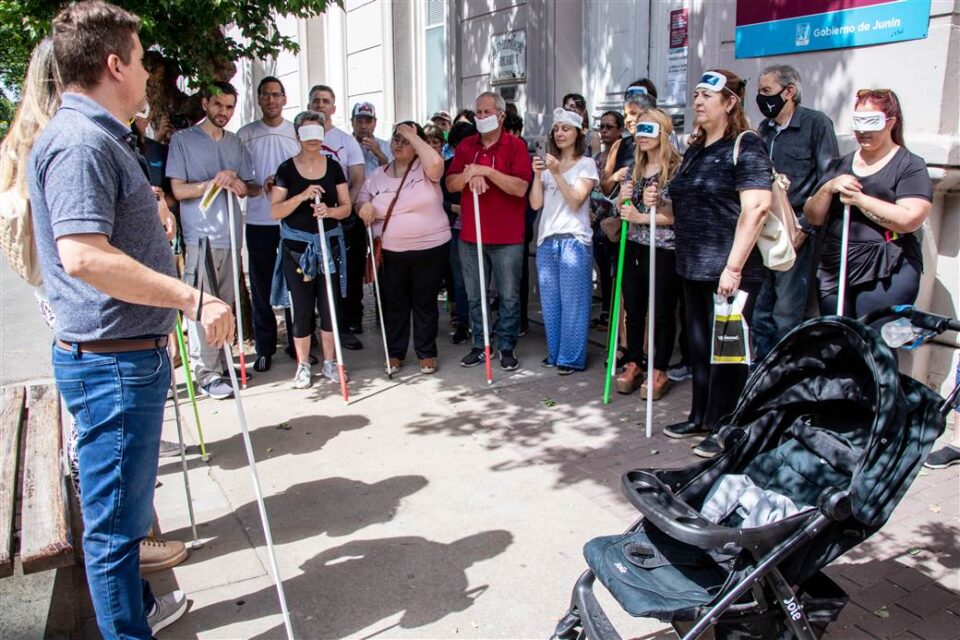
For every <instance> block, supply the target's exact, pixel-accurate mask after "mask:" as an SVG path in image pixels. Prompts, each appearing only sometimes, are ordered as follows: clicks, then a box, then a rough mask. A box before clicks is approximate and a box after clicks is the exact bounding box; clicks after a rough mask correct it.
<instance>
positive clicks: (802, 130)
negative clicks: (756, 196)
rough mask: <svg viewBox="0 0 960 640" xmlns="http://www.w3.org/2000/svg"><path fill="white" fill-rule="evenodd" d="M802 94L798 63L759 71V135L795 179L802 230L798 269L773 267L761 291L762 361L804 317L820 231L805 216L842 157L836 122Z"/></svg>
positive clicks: (758, 342) (794, 202) (777, 165)
mask: <svg viewBox="0 0 960 640" xmlns="http://www.w3.org/2000/svg"><path fill="white" fill-rule="evenodd" d="M800 94H801V84H800V73H799V72H797V70H796V69H794V68H793V67H791V66H789V65H774V66H771V67H767V68H766V69H764V70H763V73H761V74H760V81H759V82H758V86H757V106H758V107H760V111H761V113H763V115H764V116H766V117H765V118H764V119H763V121H762V122H761V123H760V126H759V127H757V133H759V134H760V136H761V137H763V140H764V142H766V143H767V150H768V151H769V153H770V160H771V161H772V162H773V167H774V169H775V170H776V171H777V172H779V173H782V174H784V175H786V176H787V178H789V180H790V190H789V192H788V195H789V198H790V204H791V206H792V207H793V209H794V211H795V212H796V213H797V216H798V217H799V220H800V228H801V229H802V233H801V234H800V236H799V238H798V245H797V247H796V250H797V261H796V262H795V263H794V265H793V268H791V269H790V270H789V271H768V272H767V274H766V279H765V281H764V283H763V286H762V287H761V289H760V293H759V294H758V295H757V305H756V308H755V310H754V315H753V324H752V326H751V331H752V332H753V339H754V343H755V346H756V353H755V356H756V358H757V359H758V360H759V359H760V358H763V357H764V356H765V355H767V354H768V353H769V352H770V350H771V349H773V347H774V345H776V344H777V342H779V341H780V339H781V338H783V337H784V336H785V335H786V334H787V332H788V331H790V329H792V328H794V327H795V326H797V325H798V324H800V322H801V321H802V320H803V311H804V308H805V307H806V304H807V296H808V294H809V292H810V282H811V280H812V279H813V270H812V265H813V253H814V245H815V238H816V233H817V227H815V226H813V225H811V224H810V223H809V222H807V219H806V218H805V217H804V215H803V204H804V203H805V202H806V201H807V198H809V197H810V196H812V195H813V194H814V192H815V191H816V187H817V185H818V184H819V183H820V179H821V177H822V176H823V175H824V171H825V170H826V168H827V165H828V164H829V163H830V161H831V160H832V159H833V158H835V157H837V156H838V155H840V153H839V150H838V146H837V135H836V133H835V132H834V128H833V122H832V121H831V120H830V118H829V117H828V116H827V115H826V114H824V113H821V112H820V111H814V110H813V109H808V108H806V107H802V106H800Z"/></svg>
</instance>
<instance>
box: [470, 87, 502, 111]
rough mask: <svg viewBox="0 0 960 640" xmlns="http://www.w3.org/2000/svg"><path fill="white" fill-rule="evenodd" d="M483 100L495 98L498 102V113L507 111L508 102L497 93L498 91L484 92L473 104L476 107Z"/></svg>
mask: <svg viewBox="0 0 960 640" xmlns="http://www.w3.org/2000/svg"><path fill="white" fill-rule="evenodd" d="M481 98H493V99H494V100H495V101H496V102H497V111H501V112H503V111H506V110H507V101H506V100H504V99H503V96H502V95H500V94H499V93H497V92H496V91H484V92H483V93H481V94H480V95H478V96H477V99H476V100H475V101H474V102H473V104H474V106H476V104H477V103H478V102H480V99H481Z"/></svg>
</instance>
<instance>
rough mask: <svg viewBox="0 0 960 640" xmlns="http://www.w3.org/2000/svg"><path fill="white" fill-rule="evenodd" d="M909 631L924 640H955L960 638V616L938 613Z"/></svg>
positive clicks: (911, 627) (944, 612) (947, 612)
mask: <svg viewBox="0 0 960 640" xmlns="http://www.w3.org/2000/svg"><path fill="white" fill-rule="evenodd" d="M909 630H910V632H911V633H913V634H914V635H916V636H917V637H919V638H922V639H923V640H955V639H956V638H957V637H960V616H957V615H954V614H953V613H951V612H949V611H938V612H937V613H934V614H933V615H931V616H930V617H928V618H926V619H925V620H922V621H921V622H918V623H916V624H913V625H911V626H910V627H909Z"/></svg>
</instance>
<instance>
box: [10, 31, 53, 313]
mask: <svg viewBox="0 0 960 640" xmlns="http://www.w3.org/2000/svg"><path fill="white" fill-rule="evenodd" d="M61 92H62V87H61V84H60V74H59V73H58V72H57V61H56V59H55V58H54V57H53V41H52V40H51V39H50V38H44V39H43V40H41V41H40V44H38V45H37V46H36V48H35V49H34V50H33V54H32V55H31V56H30V65H29V66H28V67H27V77H26V80H25V81H24V83H23V90H22V92H21V100H20V107H19V109H17V113H16V115H15V116H14V118H13V122H12V123H11V125H10V130H9V131H8V132H7V136H6V138H4V139H3V145H2V146H0V209H2V215H3V226H2V242H0V244H2V246H3V252H4V254H5V255H6V256H7V260H8V261H9V262H10V265H11V266H12V267H13V268H14V270H15V271H17V273H18V274H19V275H20V277H21V278H23V279H24V280H26V281H27V282H29V283H30V284H32V285H33V286H34V287H38V288H37V290H36V296H37V303H38V304H39V305H40V313H41V315H42V316H43V320H44V322H46V323H47V325H48V326H49V327H50V328H51V329H52V328H53V312H52V311H51V310H50V306H49V304H48V303H47V301H46V299H45V298H44V297H43V294H42V291H41V290H40V289H39V287H40V282H41V280H40V261H39V260H38V259H37V250H36V247H35V246H34V245H33V236H32V233H31V231H32V224H31V216H30V203H29V200H28V198H29V195H28V193H27V172H26V171H25V169H26V167H27V162H26V159H27V158H28V157H29V155H30V150H31V149H32V148H33V143H34V142H35V141H36V139H37V138H38V137H39V136H40V132H41V131H43V128H44V127H46V126H47V123H48V122H49V121H50V118H52V117H53V114H54V113H56V111H57V108H58V107H59V106H60V94H61ZM28 233H30V234H31V235H30V237H29V238H27V237H25V234H28ZM24 242H29V245H27V246H23V243H24ZM18 247H22V249H20V250H18Z"/></svg>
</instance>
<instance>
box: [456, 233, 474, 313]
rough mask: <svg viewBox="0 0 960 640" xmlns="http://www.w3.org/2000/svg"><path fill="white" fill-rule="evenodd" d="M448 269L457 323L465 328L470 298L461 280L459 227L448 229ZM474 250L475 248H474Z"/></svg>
mask: <svg viewBox="0 0 960 640" xmlns="http://www.w3.org/2000/svg"><path fill="white" fill-rule="evenodd" d="M450 235H451V236H452V237H451V239H450V271H452V272H453V302H454V304H455V305H456V307H457V308H456V316H457V323H458V324H459V326H461V327H464V328H466V326H467V322H469V321H470V299H469V298H467V287H466V285H465V284H464V282H463V267H462V266H461V265H460V242H459V240H460V229H453V228H451V229H450ZM474 252H476V250H474Z"/></svg>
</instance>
